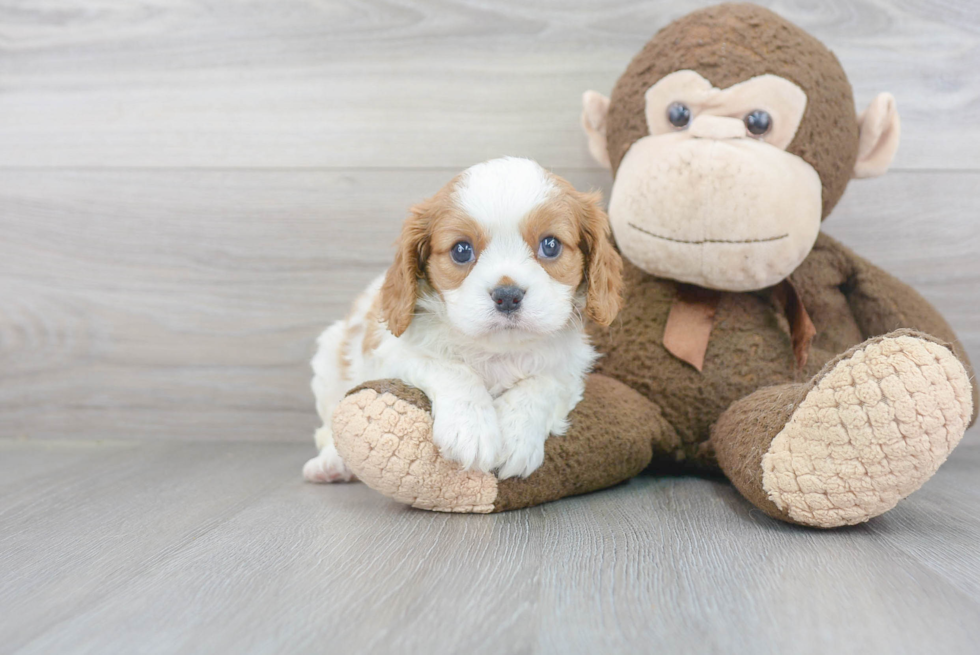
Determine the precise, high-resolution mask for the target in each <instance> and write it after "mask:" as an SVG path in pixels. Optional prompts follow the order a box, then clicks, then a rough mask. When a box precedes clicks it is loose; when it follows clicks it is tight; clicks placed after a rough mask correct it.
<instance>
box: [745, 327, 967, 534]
mask: <svg viewBox="0 0 980 655" xmlns="http://www.w3.org/2000/svg"><path fill="white" fill-rule="evenodd" d="M971 391H972V388H971V386H970V380H969V377H968V376H967V373H966V370H965V369H964V368H963V365H962V364H961V363H960V362H959V360H958V359H956V357H955V356H954V355H953V353H952V352H950V350H949V349H948V348H945V347H944V346H942V345H940V344H938V343H934V342H932V341H929V340H926V339H922V338H918V337H913V336H898V337H885V338H882V339H879V340H875V341H872V342H870V343H868V344H867V345H864V346H862V347H859V349H857V350H855V351H854V352H852V353H850V354H849V355H848V356H845V357H844V358H842V359H841V360H840V361H839V362H837V364H836V365H834V366H833V368H831V369H830V370H829V371H828V372H827V373H826V374H825V375H824V376H823V377H822V378H821V379H819V380H818V381H817V382H816V384H815V386H814V387H813V388H812V389H811V390H810V391H809V392H808V393H807V395H806V397H805V398H804V399H803V401H802V402H801V403H800V405H799V406H798V407H797V408H796V410H795V411H794V412H793V415H792V416H791V417H790V420H789V422H788V423H787V424H786V426H785V427H784V428H783V429H782V431H781V432H780V433H779V434H778V435H776V438H775V439H773V441H772V444H771V445H770V447H769V451H768V452H767V453H766V454H765V455H764V456H763V458H762V468H763V478H762V486H763V488H764V489H765V491H766V493H768V494H769V498H770V500H772V502H773V503H775V504H776V506H777V507H778V508H779V509H781V510H783V511H784V512H787V513H788V514H789V516H790V517H791V518H792V519H793V520H795V521H797V522H799V523H803V524H806V525H812V526H817V527H835V526H839V525H851V524H855V523H861V522H862V521H867V520H868V519H869V518H872V517H874V516H877V515H879V514H881V513H883V512H885V511H887V510H889V509H891V508H892V507H894V506H895V504H896V503H898V501H899V500H901V499H902V498H904V497H905V496H907V495H909V494H910V493H912V492H913V491H915V490H916V489H918V488H919V487H920V486H922V484H923V483H924V482H925V481H926V480H928V479H929V478H930V477H931V476H932V475H933V473H935V472H936V469H938V468H939V466H940V464H942V463H943V462H944V461H945V460H946V457H947V455H949V453H950V451H952V450H953V448H954V447H955V446H956V444H957V443H959V441H960V439H961V438H962V436H963V433H964V432H965V430H966V427H967V425H968V424H969V421H970V416H971V415H972V411H973V399H972V395H971Z"/></svg>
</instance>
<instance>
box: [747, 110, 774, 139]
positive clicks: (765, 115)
mask: <svg viewBox="0 0 980 655" xmlns="http://www.w3.org/2000/svg"><path fill="white" fill-rule="evenodd" d="M745 127H746V129H748V131H749V133H750V134H753V135H755V136H762V135H763V134H765V133H766V132H768V131H769V130H771V129H772V116H770V115H769V112H765V111H762V110H761V109H756V110H755V111H754V112H752V113H751V114H749V115H748V116H746V117H745Z"/></svg>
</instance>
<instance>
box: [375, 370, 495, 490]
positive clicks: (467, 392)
mask: <svg viewBox="0 0 980 655" xmlns="http://www.w3.org/2000/svg"><path fill="white" fill-rule="evenodd" d="M398 369H399V371H398V372H397V374H396V375H393V376H392V377H397V378H399V379H401V380H403V381H405V382H407V383H408V384H411V385H413V386H416V387H418V388H419V389H421V390H422V391H424V392H425V394H426V395H427V396H428V397H429V398H430V399H431V400H432V420H433V426H432V441H433V443H435V445H436V447H438V448H439V451H440V452H441V453H442V455H443V457H445V458H447V459H451V460H453V461H455V462H459V463H460V464H461V465H462V466H463V467H464V468H468V469H470V468H471V469H477V470H480V471H484V472H490V471H491V470H492V469H493V468H494V467H495V466H496V465H497V463H498V461H499V459H500V449H501V446H502V443H501V437H500V428H499V426H498V423H497V412H496V411H495V410H494V407H493V398H492V397H491V396H490V393H489V392H488V391H487V388H486V386H485V385H484V383H483V381H482V380H481V379H480V378H479V377H477V376H476V374H474V373H473V372H472V371H471V370H470V369H468V368H466V367H465V366H462V365H456V364H453V363H447V362H437V361H434V360H424V359H410V360H406V361H403V362H402V363H400V365H399V366H398Z"/></svg>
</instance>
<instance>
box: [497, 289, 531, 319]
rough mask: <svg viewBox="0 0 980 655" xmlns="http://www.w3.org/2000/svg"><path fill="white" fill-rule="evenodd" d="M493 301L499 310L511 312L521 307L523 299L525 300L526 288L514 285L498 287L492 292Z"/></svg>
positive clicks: (506, 312)
mask: <svg viewBox="0 0 980 655" xmlns="http://www.w3.org/2000/svg"><path fill="white" fill-rule="evenodd" d="M490 297H491V298H493V303H494V305H496V307H497V311H498V312H503V313H505V314H510V313H511V312H516V311H517V310H518V309H520V308H521V301H522V300H524V290H523V289H519V288H518V287H514V286H509V285H508V286H502V287H497V288H496V289H494V290H493V291H491V292H490Z"/></svg>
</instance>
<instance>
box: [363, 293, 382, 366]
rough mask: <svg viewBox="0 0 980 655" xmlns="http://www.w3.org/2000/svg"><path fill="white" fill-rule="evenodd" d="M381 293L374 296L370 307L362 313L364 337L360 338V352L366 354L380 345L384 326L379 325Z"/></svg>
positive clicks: (380, 319)
mask: <svg viewBox="0 0 980 655" xmlns="http://www.w3.org/2000/svg"><path fill="white" fill-rule="evenodd" d="M381 321H382V318H381V294H378V295H376V296H375V297H374V302H372V303H371V308H370V309H368V311H367V314H365V315H364V338H363V339H362V340H361V353H363V354H365V355H366V354H368V353H369V352H371V351H372V350H375V349H376V348H377V347H378V346H380V345H381V337H382V335H383V334H384V326H382V325H381Z"/></svg>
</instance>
